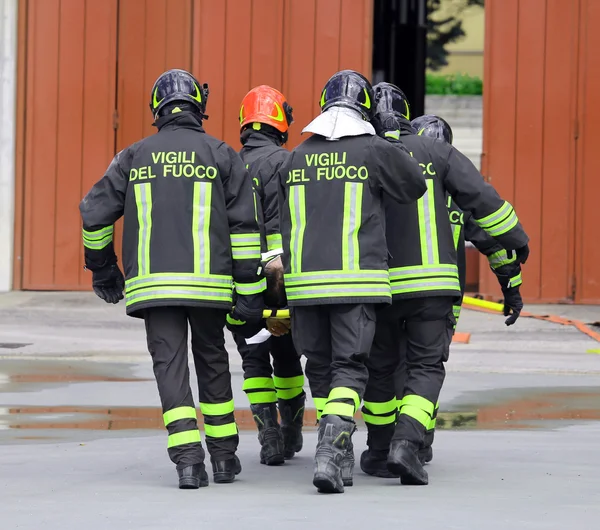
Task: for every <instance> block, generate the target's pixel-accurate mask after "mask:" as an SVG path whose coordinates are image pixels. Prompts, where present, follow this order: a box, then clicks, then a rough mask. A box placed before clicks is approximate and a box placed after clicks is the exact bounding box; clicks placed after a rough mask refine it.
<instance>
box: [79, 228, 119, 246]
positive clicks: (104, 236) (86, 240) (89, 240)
mask: <svg viewBox="0 0 600 530" xmlns="http://www.w3.org/2000/svg"><path fill="white" fill-rule="evenodd" d="M113 231H114V228H113V227H112V226H107V227H105V228H101V229H100V230H94V231H88V230H82V237H83V246H84V247H86V248H89V249H91V250H102V249H103V248H105V247H107V246H108V245H109V244H110V243H112V240H113Z"/></svg>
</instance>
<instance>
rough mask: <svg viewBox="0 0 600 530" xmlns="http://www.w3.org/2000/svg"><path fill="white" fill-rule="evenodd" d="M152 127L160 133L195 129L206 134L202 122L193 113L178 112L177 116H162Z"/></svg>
mask: <svg viewBox="0 0 600 530" xmlns="http://www.w3.org/2000/svg"><path fill="white" fill-rule="evenodd" d="M152 125H154V127H156V128H157V129H158V130H159V131H161V130H163V129H181V128H183V129H195V130H197V131H200V132H204V129H203V128H202V120H201V119H200V117H199V116H198V115H197V114H194V113H193V112H186V111H184V112H178V113H176V114H167V115H166V116H161V117H160V118H158V119H157V120H156V121H155V122H154V123H153V124H152Z"/></svg>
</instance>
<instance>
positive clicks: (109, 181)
mask: <svg viewBox="0 0 600 530" xmlns="http://www.w3.org/2000/svg"><path fill="white" fill-rule="evenodd" d="M130 149H131V148H128V149H125V150H123V151H121V152H120V153H118V154H117V155H116V156H115V157H114V158H113V160H112V162H111V163H110V165H109V166H108V168H107V170H106V172H105V174H104V176H103V177H102V178H101V179H100V180H99V181H98V182H97V183H96V184H94V186H93V187H92V189H91V190H90V191H89V192H88V193H87V195H86V196H85V197H84V198H83V200H82V201H81V203H80V204H79V212H80V214H81V220H82V223H83V246H84V255H85V265H86V267H87V268H88V269H90V270H92V271H93V270H97V269H100V268H102V267H105V266H106V265H111V264H114V263H116V262H117V256H116V254H115V250H114V245H113V232H114V224H115V222H116V221H117V220H118V219H119V218H120V217H121V216H122V215H123V209H124V206H125V194H126V192H127V184H128V182H129V180H128V179H129V170H130V165H131V151H130Z"/></svg>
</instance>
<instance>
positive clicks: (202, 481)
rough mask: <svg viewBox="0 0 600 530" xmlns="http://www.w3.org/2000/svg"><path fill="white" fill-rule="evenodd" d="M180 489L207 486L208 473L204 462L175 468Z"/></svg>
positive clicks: (194, 488)
mask: <svg viewBox="0 0 600 530" xmlns="http://www.w3.org/2000/svg"><path fill="white" fill-rule="evenodd" d="M177 474H178V475H179V489H180V490H196V489H198V488H204V487H206V486H208V474H207V473H206V468H205V467H204V464H194V465H192V466H186V467H184V468H182V469H178V470H177Z"/></svg>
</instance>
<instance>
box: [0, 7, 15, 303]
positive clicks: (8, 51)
mask: <svg viewBox="0 0 600 530" xmlns="http://www.w3.org/2000/svg"><path fill="white" fill-rule="evenodd" d="M17 3H18V0H0V292H2V291H9V290H10V289H11V288H12V266H13V233H14V189H15V186H14V184H15V133H16V130H15V127H16V119H15V118H16V87H17Z"/></svg>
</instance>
